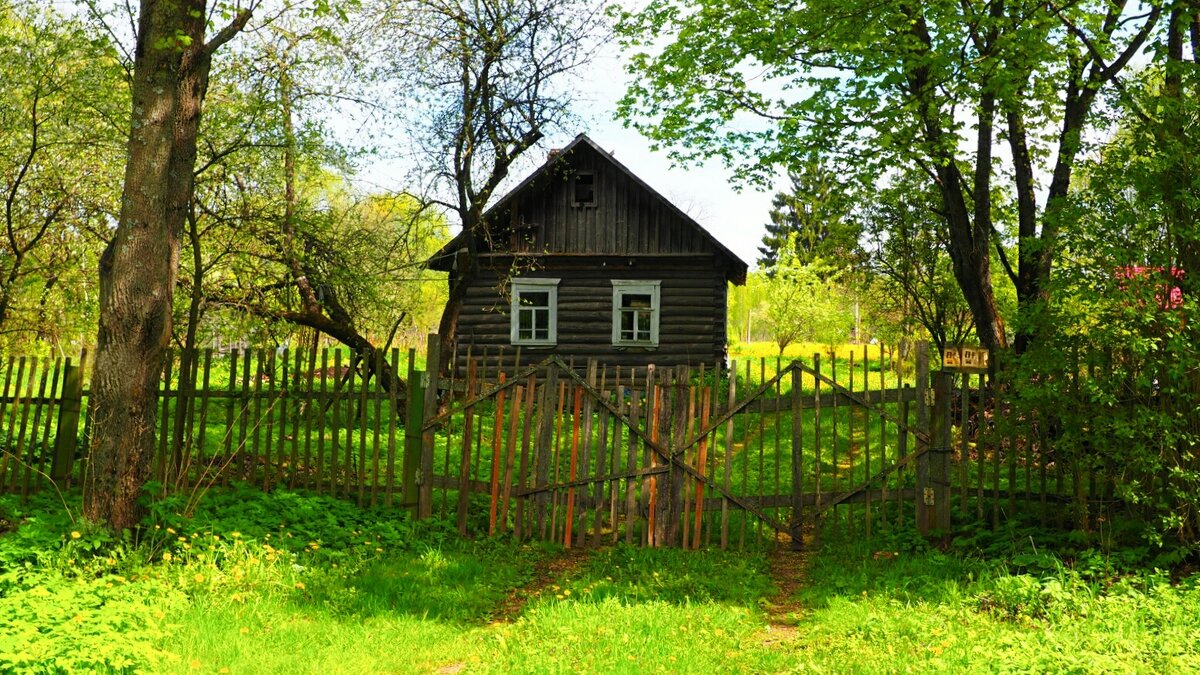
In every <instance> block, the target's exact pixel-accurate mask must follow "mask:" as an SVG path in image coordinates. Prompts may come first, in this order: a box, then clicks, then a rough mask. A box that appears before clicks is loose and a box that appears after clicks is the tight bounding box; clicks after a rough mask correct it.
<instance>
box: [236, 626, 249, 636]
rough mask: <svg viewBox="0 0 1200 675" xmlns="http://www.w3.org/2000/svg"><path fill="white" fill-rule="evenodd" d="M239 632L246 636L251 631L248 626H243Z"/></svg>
mask: <svg viewBox="0 0 1200 675" xmlns="http://www.w3.org/2000/svg"><path fill="white" fill-rule="evenodd" d="M238 632H239V633H241V634H242V635H246V634H247V633H249V632H250V629H249V628H248V627H246V626H242V627H241V629H240V630H239V631H238Z"/></svg>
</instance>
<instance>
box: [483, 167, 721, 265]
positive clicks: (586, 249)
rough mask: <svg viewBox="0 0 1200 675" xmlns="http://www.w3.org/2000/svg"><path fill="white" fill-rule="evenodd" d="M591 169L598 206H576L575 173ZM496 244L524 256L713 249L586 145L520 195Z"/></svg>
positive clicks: (693, 228) (698, 232)
mask: <svg viewBox="0 0 1200 675" xmlns="http://www.w3.org/2000/svg"><path fill="white" fill-rule="evenodd" d="M578 172H591V173H592V175H593V177H594V178H593V179H594V181H595V182H594V190H595V194H596V205H595V206H574V205H573V204H572V203H573V200H574V191H573V185H572V175H573V174H575V173H578ZM498 220H507V222H504V223H493V227H497V226H498V227H497V230H496V232H497V235H499V236H498V237H497V240H498V241H497V244H500V245H498V246H497V249H498V250H500V249H505V250H509V251H518V252H522V253H575V254H579V253H617V254H620V253H641V254H659V253H666V254H679V253H701V254H712V253H715V252H716V248H715V247H714V246H713V244H712V242H711V240H710V239H709V238H708V236H707V235H706V234H705V233H704V232H702V231H701V230H700V229H699V228H697V227H696V226H695V225H693V224H692V223H690V222H688V221H687V220H686V219H685V218H684V217H683V216H682V215H681V214H680V213H679V212H678V211H677V210H676V209H674V208H672V207H671V206H670V205H669V204H668V203H667V202H665V201H664V200H663V199H660V198H659V197H658V196H656V195H655V194H653V193H652V192H650V191H649V190H647V189H646V188H644V187H643V186H642V185H640V184H639V183H638V181H636V180H634V179H633V178H631V177H630V176H629V175H628V174H626V173H625V172H624V171H621V170H620V169H618V168H617V167H615V166H613V165H612V163H610V162H609V161H608V160H607V159H605V158H603V157H601V156H600V155H599V154H598V153H596V151H595V150H593V149H592V148H590V147H589V146H587V145H586V144H580V145H578V146H576V147H575V149H573V150H572V151H571V153H570V155H569V156H568V157H566V158H565V161H564V162H562V163H561V164H560V165H558V167H556V168H554V169H551V170H549V171H547V172H546V173H545V174H544V175H543V177H541V178H540V179H539V180H538V181H536V182H535V183H534V184H532V185H531V186H529V188H528V189H526V190H523V191H522V192H521V193H520V194H518V195H516V196H515V197H514V198H513V200H512V202H511V204H510V206H509V210H508V211H507V213H502V214H499V218H498Z"/></svg>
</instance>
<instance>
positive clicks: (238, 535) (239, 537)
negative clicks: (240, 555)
mask: <svg viewBox="0 0 1200 675" xmlns="http://www.w3.org/2000/svg"><path fill="white" fill-rule="evenodd" d="M229 536H231V537H233V538H234V539H241V538H242V533H241V532H230V533H229Z"/></svg>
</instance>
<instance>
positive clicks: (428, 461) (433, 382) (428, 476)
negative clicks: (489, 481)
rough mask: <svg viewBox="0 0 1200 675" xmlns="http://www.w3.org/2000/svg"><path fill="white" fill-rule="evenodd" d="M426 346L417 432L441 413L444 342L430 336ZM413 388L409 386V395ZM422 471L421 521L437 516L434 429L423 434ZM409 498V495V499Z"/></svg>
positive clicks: (418, 500) (417, 481) (418, 508)
mask: <svg viewBox="0 0 1200 675" xmlns="http://www.w3.org/2000/svg"><path fill="white" fill-rule="evenodd" d="M425 344H426V347H425V378H424V380H423V381H422V382H421V383H419V384H421V385H424V387H425V393H424V396H423V398H424V400H423V401H422V408H421V410H422V413H421V415H420V420H421V421H420V422H419V423H418V424H417V426H416V429H418V430H420V429H422V428H423V427H424V426H425V420H427V419H432V418H433V416H434V414H435V413H436V411H437V398H438V397H437V392H438V378H439V376H440V375H441V372H440V371H439V368H438V363H440V362H441V341H440V339H439V338H438V336H437V335H436V334H430V335H429V337H428V338H427V339H426V342H425ZM412 390H413V386H412V385H411V384H410V385H409V395H410V396H411V395H412ZM420 434H421V472H420V474H419V475H417V476H416V477H415V482H416V483H417V485H418V486H419V488H418V490H417V518H422V519H423V518H428V517H430V516H432V515H433V429H427V430H425V431H421V432H420ZM407 447H408V436H407V434H406V435H405V448H406V453H405V461H406V466H407V459H408V458H407ZM407 498H408V497H407V496H406V497H405V499H407Z"/></svg>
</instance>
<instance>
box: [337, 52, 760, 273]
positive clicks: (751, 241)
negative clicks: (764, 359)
mask: <svg viewBox="0 0 1200 675" xmlns="http://www.w3.org/2000/svg"><path fill="white" fill-rule="evenodd" d="M627 79H628V76H627V75H626V74H625V72H624V66H623V59H622V56H621V53H620V49H619V47H618V46H617V44H616V43H615V41H614V42H610V43H608V44H607V45H605V46H604V47H602V48H601V51H600V52H599V53H598V54H596V56H595V59H594V61H593V63H592V64H591V66H590V67H588V68H587V69H586V70H585V72H584V76H582V77H579V78H576V79H575V80H574V81H573V82H572V83H571V85H570V86H571V87H572V90H573V91H574V92H575V94H576V96H577V104H576V109H575V111H574V112H575V114H576V115H578V116H579V118H580V127H579V128H576V129H568V130H564V131H563V132H562V133H561V134H557V135H553V136H549V137H547V138H546V139H545V140H544V141H543V142H542V145H541V146H540V147H538V148H534V149H533V150H532V151H530V153H529V155H530V156H529V157H526V158H525V160H524V161H520V162H518V163H517V164H516V165H515V166H514V167H513V169H512V171H511V173H510V176H509V179H508V180H507V181H506V183H505V184H504V185H502V186H501V189H500V190H499V191H498V192H497V198H499V197H501V196H503V195H504V194H505V193H506V192H507V191H508V189H510V188H511V187H513V186H515V185H516V184H517V183H519V182H520V181H521V180H523V179H524V178H525V177H526V176H527V175H528V172H529V171H532V170H533V169H534V168H536V167H538V166H540V165H541V164H542V162H543V161H544V160H545V157H546V154H545V153H546V151H548V150H550V149H552V148H560V147H563V146H565V145H566V144H567V143H569V142H570V141H571V139H573V138H574V137H575V136H576V135H577V134H579V133H586V134H587V135H588V136H589V137H591V139H592V140H594V141H595V142H596V143H598V144H599V145H600V146H601V147H602V148H604V149H605V150H607V151H609V152H611V153H612V154H613V155H614V156H615V157H616V158H617V159H618V160H619V161H620V162H621V163H622V164H624V165H625V166H627V167H629V169H630V170H631V171H633V172H634V173H635V174H637V175H638V176H639V177H640V178H641V179H642V180H644V181H646V183H648V184H649V185H650V186H651V187H653V188H654V189H655V190H658V192H659V193H661V194H662V195H663V196H665V197H666V198H667V199H669V200H671V201H672V202H673V203H674V204H675V205H676V206H678V207H679V208H680V209H682V210H683V211H684V212H686V213H687V214H688V215H690V216H692V217H693V218H695V219H696V221H697V222H699V223H700V224H701V225H702V226H704V228H705V229H707V230H708V231H709V232H710V233H711V234H712V235H713V236H715V237H716V238H717V239H718V240H720V241H721V243H722V244H724V245H725V246H727V247H728V248H729V249H730V250H732V251H733V252H734V253H735V254H737V255H738V256H739V257H741V259H742V260H744V261H745V262H746V263H747V264H749V265H751V266H752V267H753V266H754V262H755V260H756V259H757V258H758V246H759V244H760V243H761V242H762V237H763V234H764V233H765V232H766V228H765V223H767V222H768V220H769V219H768V216H767V214H768V212H769V210H770V207H771V198H772V197H773V196H774V192H773V191H757V190H755V189H754V188H752V187H747V188H745V189H744V190H743V191H741V192H738V191H737V190H736V189H735V187H734V185H733V184H732V183H731V182H730V180H729V176H730V172H729V171H727V170H726V169H725V168H724V167H723V166H722V165H721V163H720V161H719V160H712V161H710V162H707V163H706V164H704V165H702V166H699V167H693V168H688V169H683V168H672V166H671V161H670V160H669V159H668V158H667V156H666V153H665V152H651V151H650V149H649V143H648V142H647V141H646V139H644V138H643V137H642V136H641V135H640V134H638V133H637V132H636V131H634V130H632V129H626V128H624V127H623V126H622V125H621V123H620V122H617V121H616V120H614V119H613V116H614V114H615V112H616V109H617V101H618V100H619V99H620V98H621V96H622V95H623V94H624V93H625V85H626V81H627ZM335 125H336V123H335ZM385 154H387V153H386V151H385ZM404 167H405V165H404V163H403V161H402V160H399V161H398V160H397V158H395V157H392V158H389V159H385V160H382V161H380V162H378V163H376V164H373V165H370V166H366V167H363V168H362V169H361V170H360V171H359V178H360V179H361V180H365V182H367V183H369V184H373V185H374V186H376V187H380V188H385V189H394V190H403V189H405V187H406V186H405V184H404V183H405V180H406V176H405V168H404ZM408 187H411V186H408Z"/></svg>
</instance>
